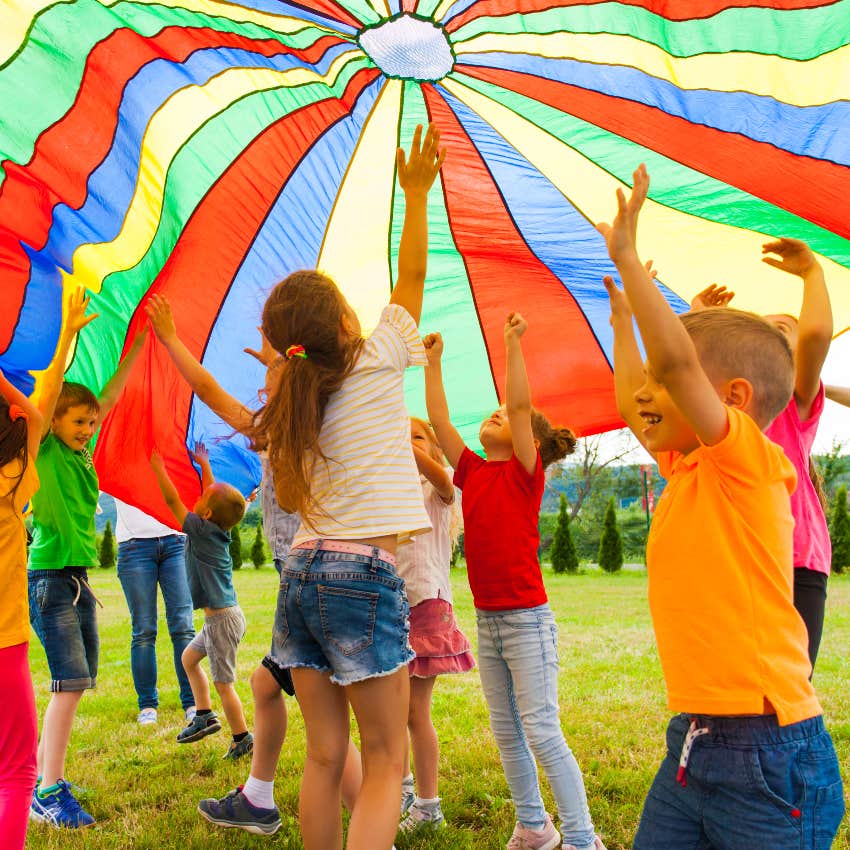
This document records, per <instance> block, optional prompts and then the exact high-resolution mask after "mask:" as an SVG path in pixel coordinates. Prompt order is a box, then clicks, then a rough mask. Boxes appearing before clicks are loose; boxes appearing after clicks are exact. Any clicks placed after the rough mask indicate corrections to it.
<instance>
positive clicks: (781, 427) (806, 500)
mask: <svg viewBox="0 0 850 850" xmlns="http://www.w3.org/2000/svg"><path fill="white" fill-rule="evenodd" d="M823 399H824V390H823V384H821V385H820V389H819V390H818V394H817V396H816V397H815V400H814V402H812V409H811V412H810V413H809V418H808V419H807V420H806V421H805V422H801V421H800V414H799V412H798V410H797V402H796V401H795V400H794V398H793V397H792V399H791V401H789V402H788V406H787V407H786V408H785V410H783V411H782V413H780V414H779V416H777V417H776V419H774V420H773V422H772V423H771V424H770V427H769V428H767V429H766V430H765V432H764V433H765V435H766V436H767V437H769V438H770V439H771V440H773V442H774V443H776V444H777V445H778V446H781V447H782V449H783V450H784V451H785V454H786V456H787V457H788V460H790V461H791V463H793V464H794V469H796V470H797V489H796V490H794V492H793V493H792V494H791V513H792V514H793V515H794V566H795V567H804V568H806V569H808V570H814V571H815V572H818V573H826V574H827V575H828V574H829V565H830V563H831V562H832V544H831V543H830V540H829V529H828V528H827V525H826V517H825V516H824V513H823V508H822V507H821V504H820V500H819V499H818V494H817V491H816V490H815V485H814V484H812V479H811V476H810V475H809V454H810V453H811V451H812V444H813V443H814V441H815V434H817V430H818V423H819V422H820V417H821V414H822V413H823Z"/></svg>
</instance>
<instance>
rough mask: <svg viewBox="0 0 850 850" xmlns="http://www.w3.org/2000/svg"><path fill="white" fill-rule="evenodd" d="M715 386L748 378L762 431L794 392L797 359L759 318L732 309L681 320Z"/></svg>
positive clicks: (753, 411)
mask: <svg viewBox="0 0 850 850" xmlns="http://www.w3.org/2000/svg"><path fill="white" fill-rule="evenodd" d="M679 318H680V319H681V321H682V324H683V325H684V326H685V330H687V332H688V334H689V335H690V337H691V339H692V340H693V342H694V346H695V347H696V350H697V356H698V357H699V361H700V364H701V365H702V367H703V369H704V370H705V373H706V375H708V378H709V380H710V381H712V383H715V382H721V381H730V380H732V379H734V378H744V379H745V380H747V381H749V382H750V384H751V385H752V388H753V401H752V405H751V407H750V413H751V415H752V417H753V419H754V420H755V421H756V423H757V424H758V425H759V427H760V428H762V429H764V428H766V427H767V426H768V425H770V423H771V422H773V420H774V419H776V417H777V416H778V415H779V414H780V413H781V412H782V411H783V410H784V409H785V407H786V406H787V404H788V402H789V401H790V400H791V393H792V392H793V391H794V355H793V354H792V353H791V346H790V345H789V344H788V340H787V339H786V337H785V334H783V333H782V331H780V330H779V329H778V328H775V327H774V326H773V325H771V324H770V323H769V322H767V321H765V320H764V319H763V318H762V317H761V316H757V315H756V314H755V313H747V312H744V311H743V310H733V309H731V308H729V307H712V308H711V309H710V310H697V311H695V312H693V313H685V314H684V315H682V316H680V317H679Z"/></svg>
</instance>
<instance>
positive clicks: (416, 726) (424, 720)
mask: <svg viewBox="0 0 850 850" xmlns="http://www.w3.org/2000/svg"><path fill="white" fill-rule="evenodd" d="M435 681H436V677H435V676H431V677H429V678H427V679H421V678H419V677H418V676H412V677H411V679H410V712H409V714H408V720H407V727H408V729H409V730H410V740H411V741H412V743H413V763H414V764H415V765H416V792H417V794H418V795H419V796H420V797H421V798H422V799H424V800H432V799H434V798H435V797H436V796H437V764H438V762H439V759H440V743H439V741H438V740H437V730H436V729H435V728H434V723H433V722H432V720H431V697H432V695H433V692H434V682H435ZM405 775H406V774H405Z"/></svg>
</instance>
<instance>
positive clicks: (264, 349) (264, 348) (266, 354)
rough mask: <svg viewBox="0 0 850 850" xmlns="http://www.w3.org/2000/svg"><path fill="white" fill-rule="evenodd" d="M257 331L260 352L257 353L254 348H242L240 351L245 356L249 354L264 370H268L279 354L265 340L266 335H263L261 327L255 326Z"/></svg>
mask: <svg viewBox="0 0 850 850" xmlns="http://www.w3.org/2000/svg"><path fill="white" fill-rule="evenodd" d="M257 330H258V331H259V332H260V350H259V351H257V350H256V349H254V348H243V349H242V350H243V351H244V352H245V353H246V354H250V355H251V357H253V358H255V359H256V360H259V361H260V363H262V364H263V366H265V367H266V368H268V367H269V366H270V365H271V364H272V363H274V361H275V360H277V358H278V357H280V354H278V352H277V351H276V350H275V347H274V346H273V345H272V344H271V343H270V342H269V341H268V340H267V339H266V335H265V334H264V333H263V329H262V327H261V326H259V325H258V326H257Z"/></svg>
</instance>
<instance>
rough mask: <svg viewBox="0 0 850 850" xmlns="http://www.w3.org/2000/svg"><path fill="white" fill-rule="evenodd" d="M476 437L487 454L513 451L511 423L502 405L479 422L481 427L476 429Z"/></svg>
mask: <svg viewBox="0 0 850 850" xmlns="http://www.w3.org/2000/svg"><path fill="white" fill-rule="evenodd" d="M478 439H479V440H480V441H481V446H482V448H483V449H484V452H485V454H487V455H488V456H489V455H493V454H504V453H505V452H508V453H509V454H510V452H512V451H513V438H512V434H511V423H510V420H509V419H508V412H507V410H505V406H504V405H502V406H501V407H500V408H499V409H498V410H494V411H493V413H492V415H491V416H489V417H488V418H487V419H485V420H484V421H483V422H482V423H481V427H480V428H479V429H478Z"/></svg>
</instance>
